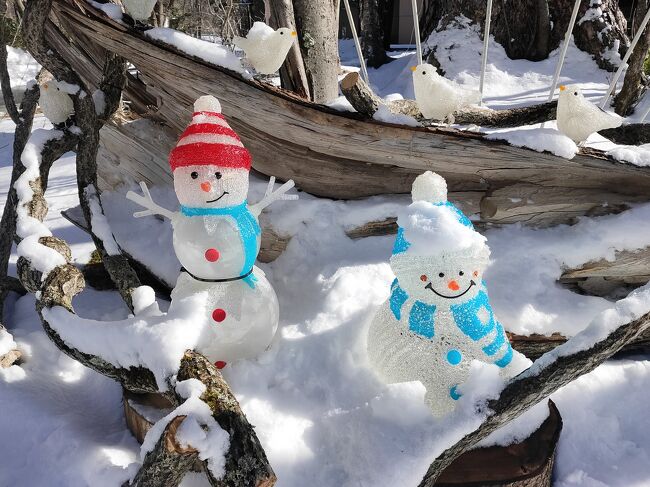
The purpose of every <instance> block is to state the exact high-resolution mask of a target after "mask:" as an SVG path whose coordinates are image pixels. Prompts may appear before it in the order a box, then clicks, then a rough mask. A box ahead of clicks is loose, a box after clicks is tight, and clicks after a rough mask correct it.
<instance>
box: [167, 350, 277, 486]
mask: <svg viewBox="0 0 650 487" xmlns="http://www.w3.org/2000/svg"><path fill="white" fill-rule="evenodd" d="M177 377H178V379H177V380H179V381H183V380H187V379H198V380H199V381H201V382H202V383H203V384H205V386H206V391H205V392H204V393H203V395H202V396H201V400H202V401H204V402H205V403H207V405H208V406H209V407H210V410H211V411H212V416H213V417H214V419H215V420H216V422H217V423H219V426H221V428H222V429H223V430H224V431H226V432H227V433H229V434H230V448H229V449H228V453H227V454H226V474H225V475H224V477H223V478H222V479H220V480H219V481H217V480H216V479H214V478H212V475H211V473H210V471H209V470H206V474H207V475H208V478H210V479H211V481H212V485H232V486H241V487H244V486H248V485H251V486H256V487H271V486H272V485H274V484H275V481H276V476H275V473H274V472H273V469H272V468H271V465H270V464H269V462H268V460H267V458H266V453H265V452H264V449H263V448H262V445H261V444H260V442H259V440H258V438H257V435H256V434H255V430H254V429H253V426H252V425H251V424H250V423H249V422H248V420H247V419H246V416H245V415H244V413H243V412H242V410H241V407H240V406H239V402H238V401H237V399H236V398H235V396H234V394H233V393H232V392H231V390H230V388H229V387H228V384H227V383H226V381H225V380H224V379H223V376H222V375H221V373H220V372H219V371H218V370H217V368H216V367H215V366H214V365H212V363H210V361H209V360H208V359H206V358H205V357H204V356H203V355H201V354H198V353H196V352H191V351H188V352H187V353H186V354H185V356H184V357H183V360H182V361H181V367H180V369H179V370H178V374H177ZM217 482H220V483H219V484H217Z"/></svg>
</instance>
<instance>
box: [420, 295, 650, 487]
mask: <svg viewBox="0 0 650 487" xmlns="http://www.w3.org/2000/svg"><path fill="white" fill-rule="evenodd" d="M649 300H650V290H649V289H648V288H645V289H643V290H640V291H639V292H637V293H633V294H632V295H630V296H628V297H627V298H625V299H623V300H621V301H619V302H617V303H616V305H615V307H614V308H612V309H609V310H607V311H605V312H604V313H602V314H601V315H599V316H598V317H597V318H596V319H595V320H594V321H593V322H592V324H591V325H590V326H589V327H588V328H587V329H586V330H584V331H583V332H581V333H580V334H578V335H576V336H575V337H573V338H572V339H571V340H569V341H568V342H566V343H565V344H563V345H561V346H560V347H558V348H556V349H554V350H553V351H551V352H548V353H546V354H545V355H543V356H542V357H540V358H539V359H538V360H537V361H535V362H534V363H533V365H532V366H531V367H530V368H529V369H527V370H525V371H524V372H522V373H521V374H519V375H518V376H517V377H515V378H514V379H512V380H511V381H510V382H508V383H507V384H506V385H505V387H504V388H503V389H502V390H501V392H500V393H499V396H498V397H497V398H496V399H490V400H487V402H485V403H479V404H477V410H478V411H481V414H482V419H481V423H480V426H478V428H476V429H474V431H472V432H470V433H468V434H466V435H465V436H463V437H462V438H460V440H459V441H458V442H457V443H455V444H454V445H452V446H450V447H449V448H447V449H446V450H444V451H443V452H442V453H441V454H439V455H438V457H437V458H436V459H435V460H434V461H433V463H432V464H431V466H430V467H429V470H428V471H427V473H426V475H425V477H424V479H423V480H422V482H421V483H420V487H433V486H434V485H435V482H436V479H437V478H438V477H439V476H440V474H441V473H442V471H443V470H444V469H445V468H446V467H447V466H449V465H450V464H451V462H453V460H454V459H455V458H457V457H458V456H459V455H460V454H461V453H463V452H464V451H467V450H468V449H470V448H471V447H472V446H473V445H475V444H476V443H477V442H478V441H480V440H481V439H483V438H485V437H486V436H487V435H489V434H490V433H492V432H493V431H495V430H497V429H498V428H499V427H501V426H503V425H504V424H506V423H508V422H509V421H512V420H513V419H515V418H517V417H518V416H519V415H521V414H522V413H523V412H524V411H526V410H527V409H528V408H530V407H531V406H533V405H534V404H537V403H538V402H539V401H541V400H543V399H545V398H546V397H548V396H549V395H550V394H552V393H553V392H555V391H556V390H558V389H559V388H561V387H562V386H564V385H566V384H568V383H569V382H571V381H573V380H574V379H576V378H577V377H580V376H581V375H584V374H587V373H589V372H591V371H592V370H593V369H595V368H596V367H597V366H598V365H600V364H601V363H603V362H604V361H605V360H607V359H608V358H609V357H611V356H612V355H614V354H615V353H616V352H618V351H619V350H621V349H622V348H623V346H624V345H625V344H627V343H629V342H631V341H632V340H634V339H635V338H636V337H638V336H639V335H640V334H641V333H643V332H644V331H646V330H648V329H650V312H648V311H647V310H648V301H649Z"/></svg>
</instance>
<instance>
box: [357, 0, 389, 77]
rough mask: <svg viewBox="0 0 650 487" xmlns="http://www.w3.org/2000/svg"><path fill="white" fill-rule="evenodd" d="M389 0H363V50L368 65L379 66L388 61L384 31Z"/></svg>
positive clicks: (361, 9) (361, 4)
mask: <svg viewBox="0 0 650 487" xmlns="http://www.w3.org/2000/svg"><path fill="white" fill-rule="evenodd" d="M388 3H389V2H388V0H361V1H360V7H361V8H360V11H361V15H360V17H361V31H360V41H361V50H362V52H363V56H364V57H365V60H366V65H368V66H369V67H371V68H378V67H379V66H381V65H382V64H384V63H386V62H387V61H388V59H389V58H388V56H387V55H386V49H385V45H386V41H385V34H386V33H385V31H384V18H385V16H386V15H387V14H388V10H389V8H388V7H389V5H388Z"/></svg>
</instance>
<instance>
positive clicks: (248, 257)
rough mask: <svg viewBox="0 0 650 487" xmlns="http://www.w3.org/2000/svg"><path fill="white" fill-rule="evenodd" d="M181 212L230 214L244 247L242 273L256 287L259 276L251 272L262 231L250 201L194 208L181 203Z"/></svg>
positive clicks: (185, 213)
mask: <svg viewBox="0 0 650 487" xmlns="http://www.w3.org/2000/svg"><path fill="white" fill-rule="evenodd" d="M181 213H182V214H183V215H185V216H229V217H231V218H232V219H233V220H234V221H235V223H236V224H237V230H238V231H239V236H240V238H241V241H242V245H243V247H244V265H243V267H242V270H241V275H242V276H244V275H246V274H247V273H248V275H247V276H246V277H244V278H243V280H244V282H245V283H246V284H248V285H249V286H250V287H251V288H255V282H256V281H257V278H256V277H255V276H254V275H253V273H252V272H250V271H251V270H252V269H253V266H254V265H255V259H257V237H258V235H260V234H261V233H262V230H261V229H260V225H259V223H258V222H257V219H256V218H255V217H254V216H253V214H252V213H251V212H250V211H249V210H248V202H247V201H244V202H243V203H242V204H240V205H237V206H227V207H224V208H194V207H189V206H183V205H181Z"/></svg>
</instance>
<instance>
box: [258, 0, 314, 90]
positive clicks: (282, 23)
mask: <svg viewBox="0 0 650 487" xmlns="http://www.w3.org/2000/svg"><path fill="white" fill-rule="evenodd" d="M268 7H269V24H270V25H271V27H273V28H274V29H277V28H279V27H287V28H289V29H292V30H296V20H295V18H294V13H293V4H292V3H291V0H272V1H271V2H269V4H268ZM280 83H281V86H282V88H284V89H286V90H290V91H293V92H294V93H296V94H297V95H299V96H301V97H303V98H306V99H310V98H311V95H310V93H311V92H310V90H309V83H308V82H307V73H306V72H305V64H304V62H303V59H302V54H301V52H300V44H299V43H298V42H294V44H293V46H291V49H290V50H289V53H288V54H287V57H286V59H285V60H284V63H283V64H282V67H281V68H280Z"/></svg>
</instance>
